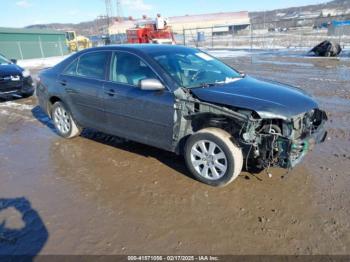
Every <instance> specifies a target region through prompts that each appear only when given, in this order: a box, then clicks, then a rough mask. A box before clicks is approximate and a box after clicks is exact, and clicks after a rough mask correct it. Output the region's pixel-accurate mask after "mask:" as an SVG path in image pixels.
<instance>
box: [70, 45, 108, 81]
mask: <svg viewBox="0 0 350 262" xmlns="http://www.w3.org/2000/svg"><path fill="white" fill-rule="evenodd" d="M107 59H108V52H92V53H87V54H84V55H82V56H81V57H80V59H79V63H78V68H77V75H78V76H84V77H88V78H94V79H98V80H104V79H105V75H106V74H105V73H106V70H105V68H106V63H107Z"/></svg>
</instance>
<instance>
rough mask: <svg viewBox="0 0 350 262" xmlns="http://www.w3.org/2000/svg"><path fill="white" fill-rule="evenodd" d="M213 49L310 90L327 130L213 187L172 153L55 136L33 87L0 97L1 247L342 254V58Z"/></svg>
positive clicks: (348, 235)
mask: <svg viewBox="0 0 350 262" xmlns="http://www.w3.org/2000/svg"><path fill="white" fill-rule="evenodd" d="M224 60H225V61H226V62H228V63H230V64H233V65H234V66H235V67H236V68H237V69H239V70H241V71H244V72H245V73H248V74H250V75H252V76H258V77H264V78H267V79H273V80H278V81H283V82H286V83H289V84H293V85H297V86H300V87H302V88H304V89H305V90H307V91H308V92H310V93H311V94H313V95H314V96H316V98H317V100H318V101H319V102H320V104H321V106H322V107H323V108H324V109H326V111H327V112H328V114H329V118H330V121H329V123H328V130H329V137H328V139H327V141H326V142H325V143H324V144H322V145H320V146H318V147H317V148H315V150H314V151H313V152H312V153H310V154H309V155H308V156H307V157H306V159H305V161H304V162H303V163H302V164H301V165H299V166H298V167H297V168H295V169H294V170H292V171H291V172H290V173H289V174H288V175H287V176H285V177H284V178H282V177H283V175H284V174H285V171H284V170H281V169H272V170H270V172H271V173H272V174H273V176H272V178H268V176H267V175H266V173H265V172H263V173H260V174H256V175H252V174H248V173H242V174H241V176H240V177H239V178H238V179H237V180H236V181H235V182H234V183H232V184H230V185H229V186H227V187H225V188H212V187H208V186H206V185H204V184H201V183H199V182H196V181H195V180H193V179H192V178H191V177H190V175H189V174H188V172H187V171H186V169H185V167H184V162H183V160H182V158H181V157H177V156H175V155H173V154H171V153H167V152H165V151H162V150H158V149H156V148H152V147H149V146H144V145H141V144H137V143H133V142H122V141H120V140H119V139H118V138H116V137H110V136H107V135H104V134H102V133H96V132H91V131H85V132H84V133H83V135H82V136H81V137H79V138H77V139H74V140H64V139H61V138H60V137H58V136H57V135H56V133H55V132H54V130H53V127H52V124H51V122H50V121H49V119H48V118H47V117H46V116H45V115H44V114H43V113H42V111H41V110H40V109H39V108H38V107H37V106H36V100H35V98H30V99H11V100H10V101H9V100H3V101H2V102H0V254H4V253H12V254H13V253H16V254H20V253H28V252H30V253H35V254H38V253H40V254H350V231H349V228H350V220H349V217H350V84H349V83H350V73H349V68H350V60H348V59H341V60H338V59H323V58H306V57H302V56H300V55H297V54H285V53H283V54H282V53H280V54H277V55H276V54H273V53H271V54H257V55H253V56H252V57H237V58H227V59H224ZM4 221H6V222H5V223H4Z"/></svg>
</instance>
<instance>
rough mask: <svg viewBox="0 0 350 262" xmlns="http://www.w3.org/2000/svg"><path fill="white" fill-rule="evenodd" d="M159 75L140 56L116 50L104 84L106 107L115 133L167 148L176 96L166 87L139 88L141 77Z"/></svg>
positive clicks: (169, 144) (170, 137)
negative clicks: (108, 75)
mask: <svg viewBox="0 0 350 262" xmlns="http://www.w3.org/2000/svg"><path fill="white" fill-rule="evenodd" d="M146 78H148V79H159V77H158V76H157V75H156V74H155V72H154V71H153V70H152V69H151V68H150V66H149V65H148V64H147V63H146V62H145V61H144V60H143V59H141V58H140V57H138V56H136V55H135V54H131V53H128V52H122V51H120V52H115V53H114V54H113V56H112V60H111V66H110V79H109V80H110V81H109V82H108V83H106V84H105V86H104V93H105V111H106V114H107V120H108V124H109V127H110V129H111V130H112V131H113V133H114V134H116V135H118V136H122V137H125V138H128V139H130V140H134V141H138V142H141V143H144V144H149V145H152V146H156V147H159V148H163V149H166V150H171V148H172V137H173V124H174V100H175V97H174V95H173V93H172V92H170V91H169V90H167V89H165V90H161V91H146V90H141V89H140V87H139V81H140V80H142V79H146Z"/></svg>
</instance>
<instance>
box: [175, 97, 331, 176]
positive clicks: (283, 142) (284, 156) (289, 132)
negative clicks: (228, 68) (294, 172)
mask: <svg viewBox="0 0 350 262" xmlns="http://www.w3.org/2000/svg"><path fill="white" fill-rule="evenodd" d="M326 121H327V115H326V113H325V112H324V111H321V110H320V109H317V108H315V109H313V110H311V111H309V112H306V113H303V114H300V115H297V116H295V117H293V118H291V119H285V118H283V117H279V116H276V117H275V118H274V117H273V115H271V116H269V118H266V117H265V118H262V117H261V116H260V115H259V114H258V113H257V112H255V111H251V110H243V109H237V108H227V107H223V106H221V105H214V104H211V103H205V102H202V101H199V100H197V99H194V98H192V97H191V99H180V100H178V102H177V103H176V119H175V122H176V124H175V130H174V131H175V132H174V141H180V140H181V139H183V138H185V137H186V136H188V135H190V134H192V133H194V132H196V131H197V130H200V129H201V128H205V127H218V128H221V129H224V130H226V131H228V132H229V133H230V134H232V140H233V143H235V144H237V145H239V146H240V147H241V148H242V151H243V155H244V158H245V161H246V165H249V166H252V165H254V166H255V167H257V168H261V169H265V168H269V167H281V168H286V169H290V168H293V167H294V166H295V165H297V164H298V163H299V162H300V161H301V160H302V159H303V158H304V156H305V155H306V153H307V152H308V151H310V150H311V149H312V148H313V146H314V144H317V143H321V142H323V141H324V140H325V138H326V136H327V132H326V131H325V128H324V124H325V122H326ZM180 144H181V143H180Z"/></svg>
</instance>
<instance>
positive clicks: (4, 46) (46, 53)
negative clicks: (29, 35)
mask: <svg viewBox="0 0 350 262" xmlns="http://www.w3.org/2000/svg"><path fill="white" fill-rule="evenodd" d="M0 53H2V54H3V55H5V56H6V57H8V58H11V59H12V58H15V59H21V60H23V59H31V58H44V57H51V56H63V55H66V54H68V49H67V46H66V45H65V43H64V42H62V41H54V42H48V41H44V42H41V41H0Z"/></svg>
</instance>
